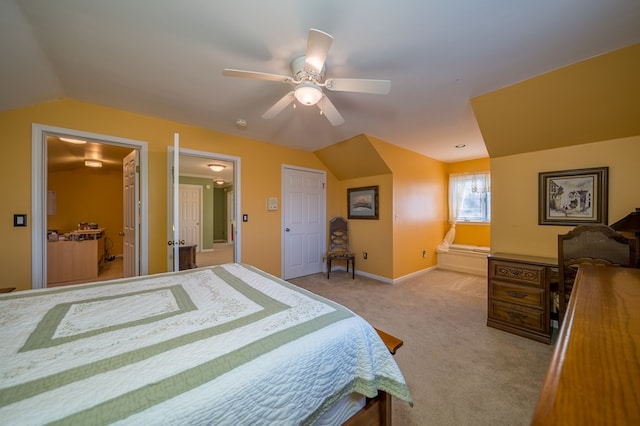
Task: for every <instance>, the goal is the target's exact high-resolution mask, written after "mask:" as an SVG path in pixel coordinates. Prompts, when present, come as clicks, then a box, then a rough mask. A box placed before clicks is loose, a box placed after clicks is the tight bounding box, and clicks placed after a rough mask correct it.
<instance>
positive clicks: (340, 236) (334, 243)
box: [329, 216, 349, 253]
mask: <svg viewBox="0 0 640 426" xmlns="http://www.w3.org/2000/svg"><path fill="white" fill-rule="evenodd" d="M348 251H349V224H348V223H347V221H346V220H345V218H343V217H342V216H336V217H334V218H333V219H331V221H329V252H330V253H338V252H348Z"/></svg>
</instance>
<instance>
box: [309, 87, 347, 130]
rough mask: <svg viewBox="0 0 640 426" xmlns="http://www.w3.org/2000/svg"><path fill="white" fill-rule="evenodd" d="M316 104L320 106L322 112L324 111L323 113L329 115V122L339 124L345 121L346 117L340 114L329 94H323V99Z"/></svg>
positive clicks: (334, 124)
mask: <svg viewBox="0 0 640 426" xmlns="http://www.w3.org/2000/svg"><path fill="white" fill-rule="evenodd" d="M316 105H318V108H320V112H321V113H322V115H324V116H325V117H327V120H329V123H331V125H332V126H339V125H341V124H342V123H344V118H342V115H340V113H339V112H338V110H337V109H336V107H335V106H334V105H333V103H332V102H331V101H330V100H329V98H328V97H327V95H325V94H323V95H322V100H321V101H320V102H318V103H317V104H316Z"/></svg>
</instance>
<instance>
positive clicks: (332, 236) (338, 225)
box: [327, 216, 356, 279]
mask: <svg viewBox="0 0 640 426" xmlns="http://www.w3.org/2000/svg"><path fill="white" fill-rule="evenodd" d="M334 260H344V261H346V262H347V272H349V263H351V268H352V269H351V279H354V278H355V277H356V255H355V254H354V253H351V251H350V249H349V224H348V223H347V221H346V220H345V218H343V217H341V216H336V217H334V218H333V219H331V221H330V222H329V251H328V252H327V279H329V275H330V274H331V262H332V261H334Z"/></svg>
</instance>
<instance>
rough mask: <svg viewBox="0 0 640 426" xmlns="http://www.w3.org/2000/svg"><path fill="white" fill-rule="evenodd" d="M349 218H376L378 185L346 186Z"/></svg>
mask: <svg viewBox="0 0 640 426" xmlns="http://www.w3.org/2000/svg"><path fill="white" fill-rule="evenodd" d="M347 205H348V206H349V219H378V186H377V185H376V186H366V187H362V188H347Z"/></svg>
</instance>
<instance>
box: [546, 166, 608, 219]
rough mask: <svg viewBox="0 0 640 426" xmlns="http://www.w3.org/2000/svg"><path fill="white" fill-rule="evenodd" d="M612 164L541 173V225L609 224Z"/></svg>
mask: <svg viewBox="0 0 640 426" xmlns="http://www.w3.org/2000/svg"><path fill="white" fill-rule="evenodd" d="M608 175H609V168H608V167H598V168H592V169H578V170H565V171H559V172H544V173H539V174H538V179H539V180H538V192H539V201H538V208H539V211H538V224H540V225H582V224H587V223H601V224H605V225H606V224H607V220H608V217H607V216H608V205H607V202H608Z"/></svg>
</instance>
